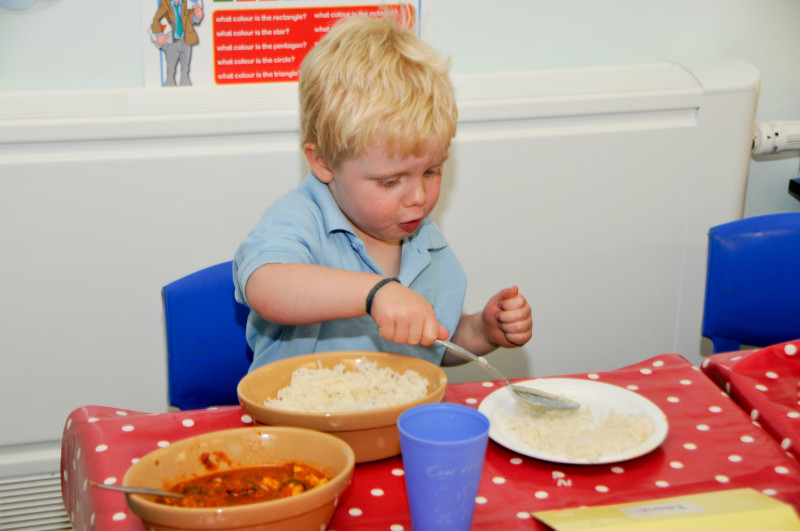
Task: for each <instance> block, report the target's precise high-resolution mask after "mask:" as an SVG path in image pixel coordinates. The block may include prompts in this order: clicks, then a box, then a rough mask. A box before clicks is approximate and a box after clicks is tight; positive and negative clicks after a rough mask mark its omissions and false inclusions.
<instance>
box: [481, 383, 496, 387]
mask: <svg viewBox="0 0 800 531" xmlns="http://www.w3.org/2000/svg"><path fill="white" fill-rule="evenodd" d="M481 385H482V386H484V387H494V383H492V382H483V383H482V384H481Z"/></svg>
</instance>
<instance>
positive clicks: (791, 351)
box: [783, 343, 797, 356]
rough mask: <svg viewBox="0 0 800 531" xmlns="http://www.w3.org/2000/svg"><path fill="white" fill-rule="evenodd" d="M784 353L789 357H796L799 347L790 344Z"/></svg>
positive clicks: (784, 349) (784, 348)
mask: <svg viewBox="0 0 800 531" xmlns="http://www.w3.org/2000/svg"><path fill="white" fill-rule="evenodd" d="M783 351H784V352H785V353H786V354H787V355H788V356H794V355H795V354H797V345H793V344H791V343H789V344H788V345H786V346H785V347H783Z"/></svg>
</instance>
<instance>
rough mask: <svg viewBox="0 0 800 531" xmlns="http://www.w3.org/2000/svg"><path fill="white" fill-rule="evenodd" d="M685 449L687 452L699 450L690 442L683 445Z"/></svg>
mask: <svg viewBox="0 0 800 531" xmlns="http://www.w3.org/2000/svg"><path fill="white" fill-rule="evenodd" d="M683 447H684V448H686V449H687V450H697V445H696V444H694V443H690V442H687V443H683Z"/></svg>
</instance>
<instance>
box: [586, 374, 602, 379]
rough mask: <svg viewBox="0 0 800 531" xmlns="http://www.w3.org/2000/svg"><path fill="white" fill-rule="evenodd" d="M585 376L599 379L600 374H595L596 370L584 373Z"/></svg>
mask: <svg viewBox="0 0 800 531" xmlns="http://www.w3.org/2000/svg"><path fill="white" fill-rule="evenodd" d="M586 377H587V378H589V379H590V380H599V379H600V375H599V374H597V373H596V372H592V373H589V374H587V375H586Z"/></svg>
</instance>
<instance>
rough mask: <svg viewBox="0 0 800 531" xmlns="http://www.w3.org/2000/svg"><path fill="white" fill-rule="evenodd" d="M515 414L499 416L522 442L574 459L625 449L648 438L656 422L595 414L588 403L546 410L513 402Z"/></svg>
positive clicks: (595, 457) (617, 413)
mask: <svg viewBox="0 0 800 531" xmlns="http://www.w3.org/2000/svg"><path fill="white" fill-rule="evenodd" d="M514 413H515V414H514V415H513V416H508V415H504V414H498V415H497V417H496V419H497V420H498V421H499V422H500V423H501V424H502V425H503V427H504V429H505V430H506V433H508V434H509V435H510V436H511V437H513V438H514V439H516V440H517V442H519V444H522V445H524V446H529V447H531V448H535V449H537V450H540V451H542V452H546V453H550V454H556V455H564V456H567V457H569V458H571V459H587V460H589V461H591V460H593V459H598V458H600V457H602V456H604V455H607V454H614V453H619V452H625V451H627V450H630V449H632V448H635V447H637V446H639V445H640V444H642V443H643V442H644V441H646V440H647V438H648V437H650V435H651V434H652V433H653V428H654V424H653V421H652V420H651V419H650V418H648V417H646V416H645V415H635V414H632V415H624V414H620V413H619V412H617V411H616V410H614V409H611V410H609V411H607V412H605V413H603V414H600V415H598V416H597V417H595V416H594V415H592V410H591V408H590V407H589V406H586V405H584V406H581V407H580V408H578V409H545V408H539V407H535V406H529V405H527V404H521V403H519V402H518V403H516V404H514Z"/></svg>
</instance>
